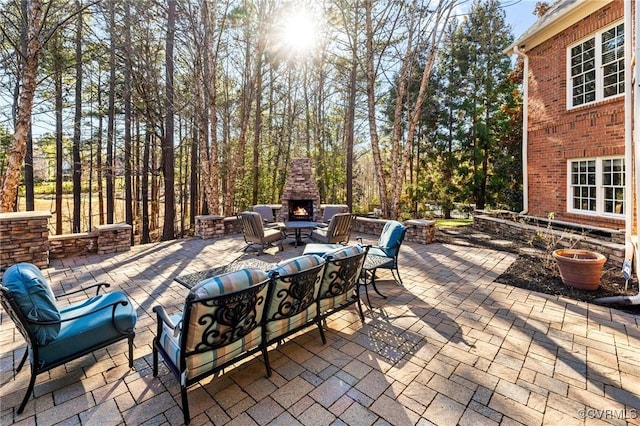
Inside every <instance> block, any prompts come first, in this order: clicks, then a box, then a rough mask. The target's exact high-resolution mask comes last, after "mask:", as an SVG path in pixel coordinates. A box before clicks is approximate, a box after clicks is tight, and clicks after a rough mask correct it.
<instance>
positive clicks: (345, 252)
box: [323, 244, 364, 259]
mask: <svg viewBox="0 0 640 426" xmlns="http://www.w3.org/2000/svg"><path fill="white" fill-rule="evenodd" d="M363 251H364V249H363V248H362V246H361V245H359V244H355V245H352V246H346V247H345V246H342V248H340V249H338V250H334V251H331V252H329V253H326V254H325V255H324V256H323V257H324V258H325V259H327V258H331V259H344V258H345V257H351V256H355V255H356V254H360V253H362V252H363Z"/></svg>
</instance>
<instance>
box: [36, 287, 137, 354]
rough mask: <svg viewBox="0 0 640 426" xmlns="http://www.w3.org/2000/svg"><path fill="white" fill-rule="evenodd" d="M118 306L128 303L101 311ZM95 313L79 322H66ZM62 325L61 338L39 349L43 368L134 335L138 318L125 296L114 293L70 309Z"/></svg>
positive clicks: (61, 314) (102, 295)
mask: <svg viewBox="0 0 640 426" xmlns="http://www.w3.org/2000/svg"><path fill="white" fill-rule="evenodd" d="M115 302H127V305H126V306H123V305H121V304H119V305H116V307H115V317H114V316H113V311H114V308H113V306H109V307H106V308H104V309H101V310H99V309H100V308H101V307H103V306H106V305H109V304H111V303H115ZM88 312H94V313H93V314H91V315H87V316H85V317H83V318H82V319H80V320H77V321H65V319H68V318H73V317H77V316H79V315H85V314H87V313H88ZM60 317H61V320H62V321H63V322H62V325H61V326H60V332H59V333H58V337H57V338H56V339H55V340H54V341H52V342H51V343H49V344H48V345H44V346H40V348H39V359H40V360H41V362H42V363H43V364H44V365H47V364H52V363H54V362H56V361H59V360H62V359H64V358H66V357H69V356H70V355H73V354H75V353H79V352H82V351H84V350H87V349H90V348H92V347H94V346H97V345H102V344H103V343H104V342H107V341H110V340H117V339H118V338H121V337H122V336H123V335H124V334H128V333H130V332H131V331H133V328H134V327H135V325H136V320H137V315H136V311H135V309H134V307H133V306H132V304H131V302H130V301H129V299H128V298H127V296H126V294H124V293H122V292H120V291H114V292H110V293H106V294H101V295H99V296H95V297H92V298H90V299H87V300H85V301H83V302H80V303H76V304H73V305H69V306H68V307H66V308H64V309H62V310H61V311H60Z"/></svg>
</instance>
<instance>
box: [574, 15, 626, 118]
mask: <svg viewBox="0 0 640 426" xmlns="http://www.w3.org/2000/svg"><path fill="white" fill-rule="evenodd" d="M622 94H624V24H623V23H616V24H614V25H612V26H609V27H607V28H605V29H603V30H602V31H599V32H597V33H595V34H594V35H592V36H590V37H589V38H587V39H583V40H581V41H580V42H578V43H576V44H573V45H571V46H569V48H568V49H567V108H575V107H578V106H581V105H586V104H590V103H593V102H597V101H601V100H603V99H607V98H610V97H612V96H618V95H622Z"/></svg>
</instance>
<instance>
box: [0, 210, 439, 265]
mask: <svg viewBox="0 0 640 426" xmlns="http://www.w3.org/2000/svg"><path fill="white" fill-rule="evenodd" d="M50 217H51V213H49V212H18V213H0V271H3V270H5V269H6V268H8V267H9V266H11V265H13V264H15V263H19V262H30V263H33V264H35V265H36V266H38V267H39V268H46V267H47V266H48V265H49V259H61V258H65V257H71V256H83V255H86V254H91V253H98V254H109V253H120V252H124V251H127V250H130V249H131V232H132V227H131V225H128V224H126V223H116V224H108V225H96V226H94V227H93V230H92V231H91V232H86V233H76V234H63V235H53V236H49V229H48V225H49V218H50ZM386 223H387V221H386V220H383V219H373V218H367V217H357V218H356V221H355V224H354V232H359V233H363V234H369V235H375V236H378V235H380V234H381V233H382V228H384V225H385V224H386ZM404 225H405V226H407V228H408V229H407V234H406V236H405V240H406V241H411V242H415V243H419V244H431V243H432V242H433V241H434V240H435V229H436V227H435V221H432V220H407V221H405V222H404ZM239 233H242V222H241V221H240V220H238V218H237V217H235V216H231V217H224V216H218V215H202V216H196V229H195V235H196V236H198V237H200V238H203V239H208V238H223V237H225V236H226V235H232V234H239Z"/></svg>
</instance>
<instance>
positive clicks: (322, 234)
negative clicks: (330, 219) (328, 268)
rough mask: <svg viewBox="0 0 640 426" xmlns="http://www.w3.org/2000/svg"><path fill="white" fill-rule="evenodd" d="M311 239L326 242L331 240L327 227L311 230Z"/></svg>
mask: <svg viewBox="0 0 640 426" xmlns="http://www.w3.org/2000/svg"><path fill="white" fill-rule="evenodd" d="M311 239H312V240H316V241H320V242H324V243H326V242H327V241H329V239H328V238H327V229H326V228H324V229H314V230H313V231H311Z"/></svg>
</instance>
